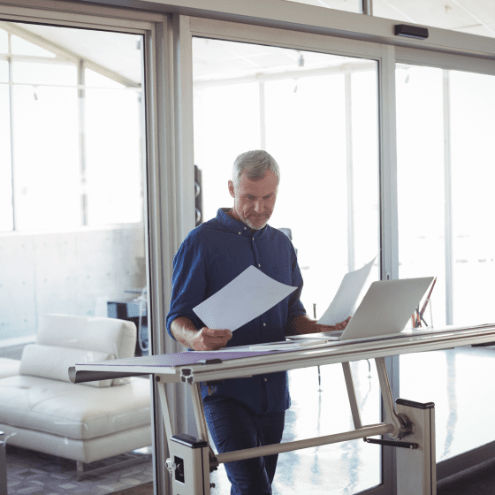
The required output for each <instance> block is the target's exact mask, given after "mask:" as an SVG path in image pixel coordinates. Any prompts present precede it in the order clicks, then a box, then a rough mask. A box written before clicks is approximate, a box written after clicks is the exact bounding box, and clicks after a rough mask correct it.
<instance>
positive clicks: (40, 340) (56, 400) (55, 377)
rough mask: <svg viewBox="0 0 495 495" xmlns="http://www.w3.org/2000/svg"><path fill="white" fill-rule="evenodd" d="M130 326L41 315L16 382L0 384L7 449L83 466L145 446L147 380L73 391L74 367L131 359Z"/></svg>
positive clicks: (13, 379)
mask: <svg viewBox="0 0 495 495" xmlns="http://www.w3.org/2000/svg"><path fill="white" fill-rule="evenodd" d="M135 343H136V326H135V325H134V324H133V323H131V322H127V321H123V320H117V319H112V318H100V317H94V318H93V317H84V316H67V315H47V316H44V317H42V319H41V321H40V326H39V328H38V332H37V335H36V343H35V344H30V345H27V346H26V347H25V348H24V351H23V354H22V358H21V361H20V365H19V374H18V375H14V376H8V377H4V378H0V430H1V431H4V432H5V437H4V438H5V440H6V442H7V444H11V445H16V446H19V447H23V448H26V449H31V450H36V451H39V452H44V453H47V454H51V455H55V456H59V457H64V458H67V459H72V460H75V461H77V462H78V471H81V466H83V464H80V463H90V462H94V461H97V460H100V459H104V458H107V457H111V456H114V455H117V454H122V453H125V452H129V451H132V450H135V449H139V448H142V447H147V446H150V445H151V443H152V441H151V410H150V382H149V380H148V379H147V378H125V379H122V378H120V379H115V380H102V381H99V382H88V383H85V384H73V383H71V382H70V380H69V374H68V368H69V367H70V366H74V364H75V363H83V362H98V361H103V360H106V359H115V358H126V357H132V356H134V350H135Z"/></svg>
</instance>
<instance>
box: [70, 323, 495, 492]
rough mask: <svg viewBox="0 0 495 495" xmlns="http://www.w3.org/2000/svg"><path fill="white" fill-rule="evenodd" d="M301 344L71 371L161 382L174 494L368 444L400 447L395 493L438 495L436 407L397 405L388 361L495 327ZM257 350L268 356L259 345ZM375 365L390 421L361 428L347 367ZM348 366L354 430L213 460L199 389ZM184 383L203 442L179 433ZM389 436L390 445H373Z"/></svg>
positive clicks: (483, 336) (488, 333)
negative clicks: (276, 457) (216, 473)
mask: <svg viewBox="0 0 495 495" xmlns="http://www.w3.org/2000/svg"><path fill="white" fill-rule="evenodd" d="M314 337H315V338H314V339H308V340H303V341H302V342H301V341H297V342H299V347H296V348H291V349H287V350H277V351H268V350H257V348H256V346H251V347H245V348H228V349H225V350H221V351H212V352H182V353H176V354H163V355H154V356H143V357H135V358H129V359H117V360H110V361H105V362H103V363H84V364H76V365H75V366H74V367H72V368H70V369H69V376H70V378H71V380H72V381H73V382H74V383H79V382H85V381H93V380H101V379H109V378H118V377H125V376H138V375H153V377H154V380H155V381H156V383H157V389H158V393H159V399H160V403H161V410H162V415H163V422H164V427H165V433H166V436H167V444H168V449H169V455H170V457H169V458H168V459H167V468H168V470H169V472H170V474H171V478H172V487H173V489H172V493H173V494H174V495H209V494H210V479H209V475H210V472H211V471H213V470H214V469H216V468H217V466H218V465H219V464H220V463H225V462H232V461H238V460H242V459H249V458H253V457H261V456H265V455H271V454H276V453H281V452H289V451H293V450H298V449H303V448H308V447H314V446H318V445H327V444H332V443H338V442H343V441H347V440H353V439H358V438H363V439H364V440H365V441H366V442H368V443H379V444H383V445H391V446H393V447H396V448H397V452H396V454H397V494H398V495H435V494H436V457H435V409H434V403H433V402H428V403H418V402H414V401H411V400H405V399H397V400H396V401H395V404H394V402H393V399H392V392H391V389H390V383H389V380H388V376H387V371H386V368H385V361H384V358H385V357H388V356H397V355H401V354H411V353H417V352H427V351H435V350H444V349H452V348H455V347H461V346H466V345H475V344H487V343H490V342H495V324H489V325H480V326H475V327H445V328H442V329H435V330H421V331H418V330H409V331H406V332H403V333H401V334H397V335H389V336H386V337H381V338H378V337H376V338H367V339H357V340H346V341H328V340H326V339H325V338H324V336H322V337H320V336H318V334H315V335H314ZM259 349H263V348H262V347H261V346H260V347H259ZM363 359H374V360H375V363H376V367H377V373H378V379H379V384H380V390H381V394H382V398H383V404H384V413H385V414H384V416H385V417H384V421H383V422H382V423H378V424H372V425H363V424H362V423H361V418H360V414H359V408H358V405H357V400H356V394H355V391H354V385H353V379H352V374H351V368H350V365H349V362H351V361H360V360H363ZM333 363H342V367H343V372H344V378H345V382H346V387H347V393H348V398H349V404H350V407H351V413H352V419H353V423H354V429H353V430H350V431H346V432H342V433H337V434H333V435H326V436H321V437H316V438H309V439H304V440H297V441H293V442H286V443H281V444H274V445H265V446H262V447H256V448H251V449H245V450H239V451H234V452H226V453H222V454H217V455H215V454H214V452H213V450H212V449H211V447H210V445H209V441H208V430H207V425H206V420H205V417H204V411H203V403H202V399H201V392H200V383H202V382H204V383H206V384H207V385H208V386H214V384H215V382H216V381H220V380H225V379H228V378H240V377H249V376H253V375H256V374H266V373H272V372H276V371H286V370H292V369H299V368H307V367H311V366H320V365H324V364H333ZM179 382H183V383H185V384H187V385H188V388H189V391H190V393H191V398H192V403H193V408H194V416H195V421H196V426H197V431H198V438H195V437H192V436H190V435H187V434H184V433H183V432H175V431H173V428H172V424H173V423H172V421H171V418H170V412H169V407H168V402H167V394H166V389H165V385H166V384H167V383H179ZM383 435H388V437H389V438H388V439H382V438H371V437H377V436H383Z"/></svg>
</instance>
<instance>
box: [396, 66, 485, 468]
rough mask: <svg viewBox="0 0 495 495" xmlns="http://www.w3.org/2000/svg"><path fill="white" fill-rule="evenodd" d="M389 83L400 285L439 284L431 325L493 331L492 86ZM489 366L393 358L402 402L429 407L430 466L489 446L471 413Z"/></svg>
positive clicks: (417, 79)
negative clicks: (414, 281)
mask: <svg viewBox="0 0 495 495" xmlns="http://www.w3.org/2000/svg"><path fill="white" fill-rule="evenodd" d="M396 76H397V77H396V81H397V127H398V181H399V261H400V266H399V273H400V276H401V278H404V277H409V276H418V275H436V276H438V282H437V285H436V287H435V289H434V291H433V295H432V301H431V302H432V304H430V308H429V309H430V310H432V311H427V312H426V315H425V316H426V318H425V319H426V321H427V323H428V324H430V325H432V324H433V325H434V326H435V327H442V326H443V325H445V323H451V324H454V325H469V324H477V323H487V322H493V321H494V320H495V310H494V309H493V304H492V301H491V299H492V294H493V279H494V267H495V264H494V257H493V247H494V246H495V238H494V232H495V231H494V229H493V228H492V223H493V222H492V219H491V216H492V211H493V208H494V206H495V205H494V201H493V198H492V196H493V195H492V193H491V184H492V182H493V181H492V180H491V178H492V176H493V172H492V168H493V167H492V165H491V164H492V163H493V154H494V151H495V150H494V144H493V138H492V136H493V135H494V132H495V123H494V121H493V112H494V110H495V99H494V96H493V95H494V90H495V77H493V76H487V75H480V74H472V73H465V72H456V71H442V70H441V69H435V68H425V67H405V66H402V67H398V68H397V72H396ZM449 177H450V180H449ZM446 191H447V193H448V194H446ZM449 204H450V205H451V206H450V209H446V206H447V207H448V205H449ZM449 219H451V221H449ZM450 257H451V259H452V263H447V262H446V260H447V259H449V258H450ZM449 308H451V309H450V310H449ZM493 359H494V358H493V353H492V352H491V351H490V350H488V349H483V348H472V347H465V348H459V349H453V350H448V351H438V352H430V353H424V354H419V355H408V356H401V357H400V370H401V376H400V389H401V397H404V398H406V399H410V400H417V401H422V402H427V401H433V402H435V408H436V411H435V415H436V436H437V438H436V445H437V447H436V450H437V461H441V460H446V459H450V458H451V457H453V456H456V455H459V454H461V453H464V452H466V451H469V450H471V449H474V448H477V447H479V446H481V445H484V444H485V443H486V442H487V439H491V438H493V435H494V434H495V428H492V427H490V424H491V423H490V422H489V420H488V418H487V417H485V413H484V411H481V410H479V408H476V411H474V409H473V407H472V405H473V404H475V403H476V394H479V390H478V389H477V388H476V387H473V386H472V384H473V383H475V382H476V381H477V380H479V377H480V376H484V375H483V373H489V371H488V370H489V369H490V368H491V367H492V366H493ZM432 373H434V375H433V376H434V379H432ZM461 377H462V379H461ZM488 395H489V394H488ZM485 409H490V406H489V405H488V408H485ZM473 418H476V419H475V421H474V422H473Z"/></svg>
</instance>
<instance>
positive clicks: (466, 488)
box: [143, 462, 495, 495]
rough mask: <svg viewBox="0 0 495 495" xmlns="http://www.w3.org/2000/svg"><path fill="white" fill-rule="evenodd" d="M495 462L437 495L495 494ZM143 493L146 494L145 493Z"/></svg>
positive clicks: (442, 486) (460, 477)
mask: <svg viewBox="0 0 495 495" xmlns="http://www.w3.org/2000/svg"><path fill="white" fill-rule="evenodd" d="M494 494H495V462H490V463H487V464H485V465H484V466H483V467H482V468H474V469H472V470H468V471H465V472H463V473H460V474H458V475H456V476H452V477H451V478H450V479H448V480H445V481H442V482H440V483H439V484H438V489H437V495H494ZM143 495H146V494H145V493H143Z"/></svg>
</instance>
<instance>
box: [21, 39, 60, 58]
mask: <svg viewBox="0 0 495 495" xmlns="http://www.w3.org/2000/svg"><path fill="white" fill-rule="evenodd" d="M12 53H13V54H14V55H26V56H31V57H51V58H54V57H55V54H54V53H52V52H49V51H48V50H45V49H44V48H41V46H38V45H35V44H34V43H30V42H29V41H27V40H25V39H23V38H19V37H18V36H15V35H12Z"/></svg>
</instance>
